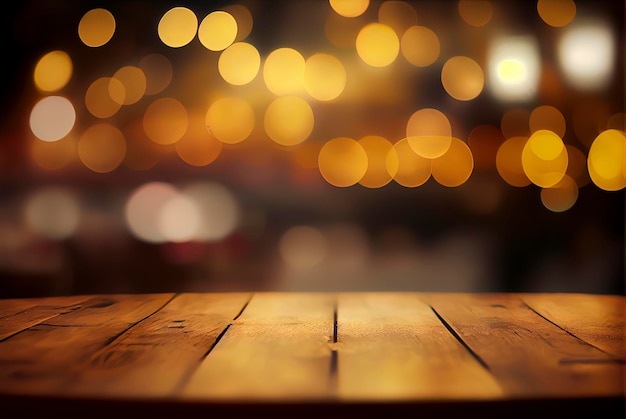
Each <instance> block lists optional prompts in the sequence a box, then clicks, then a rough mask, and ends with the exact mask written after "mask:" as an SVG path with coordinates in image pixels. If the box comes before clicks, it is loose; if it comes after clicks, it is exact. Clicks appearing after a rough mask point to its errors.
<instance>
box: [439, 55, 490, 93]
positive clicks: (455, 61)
mask: <svg viewBox="0 0 626 419" xmlns="http://www.w3.org/2000/svg"><path fill="white" fill-rule="evenodd" d="M441 83H442V84H443V88H444V89H445V90H446V92H447V93H448V94H449V95H450V96H452V97H453V98H455V99H457V100H463V101H466V100H472V99H475V98H476V97H477V96H478V95H479V94H480V93H481V92H482V91H483V87H484V86H485V76H484V74H483V70H482V68H480V65H478V63H477V62H476V61H474V60H472V59H471V58H469V57H462V56H456V57H452V58H450V59H449V60H448V61H446V63H445V64H444V65H443V68H442V69H441Z"/></svg>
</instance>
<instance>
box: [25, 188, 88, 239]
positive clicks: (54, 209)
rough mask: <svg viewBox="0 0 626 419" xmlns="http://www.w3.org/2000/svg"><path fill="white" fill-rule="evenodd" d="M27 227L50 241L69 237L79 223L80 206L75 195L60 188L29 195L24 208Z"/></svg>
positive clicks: (38, 191) (40, 190) (45, 189)
mask: <svg viewBox="0 0 626 419" xmlns="http://www.w3.org/2000/svg"><path fill="white" fill-rule="evenodd" d="M24 212H25V214H24V215H25V217H24V218H25V219H26V223H27V225H28V227H30V228H31V229H32V230H33V231H34V232H35V233H36V234H39V235H40V236H42V237H45V238H48V239H52V240H63V239H67V238H69V237H71V236H72V235H73V234H74V232H75V231H76V229H77V228H78V224H79V221H80V204H79V202H78V198H77V197H76V195H75V194H74V193H73V192H72V191H71V190H69V189H66V188H62V187H54V186H53V187H46V188H42V189H39V190H37V191H36V192H35V193H33V194H32V195H30V196H29V197H28V199H27V201H26V205H25V208H24Z"/></svg>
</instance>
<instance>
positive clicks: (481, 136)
mask: <svg viewBox="0 0 626 419" xmlns="http://www.w3.org/2000/svg"><path fill="white" fill-rule="evenodd" d="M503 142H504V136H503V135H502V131H500V130H499V129H498V128H497V127H494V126H493V125H479V126H477V127H476V128H474V129H473V130H472V131H471V132H470V134H469V137H468V139H467V143H468V145H469V147H470V150H472V155H473V156H474V167H475V168H476V170H485V171H491V170H496V155H497V154H498V148H500V145H501V144H502V143H503Z"/></svg>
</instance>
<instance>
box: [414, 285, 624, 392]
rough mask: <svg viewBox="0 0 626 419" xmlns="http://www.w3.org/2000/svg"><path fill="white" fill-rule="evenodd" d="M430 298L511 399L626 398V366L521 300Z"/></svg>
mask: <svg viewBox="0 0 626 419" xmlns="http://www.w3.org/2000/svg"><path fill="white" fill-rule="evenodd" d="M424 298H425V299H426V300H427V301H428V302H429V304H431V306H432V307H433V308H434V309H435V310H436V311H437V313H439V315H440V316H441V317H442V318H443V319H444V320H445V321H446V322H447V323H449V324H450V326H451V328H452V329H453V330H454V331H455V333H457V334H458V336H459V337H460V338H461V339H462V340H463V341H464V342H466V344H467V345H468V346H469V347H470V348H471V349H472V350H473V351H474V352H475V353H476V354H477V355H478V356H479V357H480V358H481V359H482V360H484V362H485V363H486V364H487V365H488V367H489V369H490V371H491V372H492V373H493V375H494V377H495V378H496V379H497V380H498V382H499V383H500V384H501V386H502V388H503V389H504V390H505V392H506V395H507V396H509V397H598V396H608V395H610V396H614V397H619V396H623V394H624V383H623V378H624V375H623V374H624V372H623V365H622V364H620V363H616V362H614V361H615V359H614V357H613V356H611V355H609V354H607V353H605V352H602V351H600V350H599V349H597V348H595V347H593V346H591V345H589V344H587V343H585V342H583V341H581V340H580V339H577V338H575V337H573V336H572V335H570V334H568V333H567V332H565V331H563V330H562V329H560V328H559V327H557V326H555V325H554V324H552V323H550V322H548V321H546V320H545V319H544V318H542V317H541V316H539V315H537V313H535V312H533V311H532V310H531V309H530V308H529V307H528V306H527V305H526V304H525V303H524V302H523V301H522V300H521V299H520V298H519V297H518V296H515V295H505V294H499V295H488V294H485V295H479V294H474V295H459V294H456V295H450V294H448V295H446V294H439V295H430V296H427V297H424Z"/></svg>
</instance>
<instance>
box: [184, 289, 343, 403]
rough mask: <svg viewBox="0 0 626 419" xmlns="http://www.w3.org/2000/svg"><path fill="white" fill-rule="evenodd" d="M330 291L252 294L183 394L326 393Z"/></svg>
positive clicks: (295, 396) (270, 396) (281, 396)
mask: <svg viewBox="0 0 626 419" xmlns="http://www.w3.org/2000/svg"><path fill="white" fill-rule="evenodd" d="M334 300H335V298H334V296H332V295H328V294H298V293H294V294H275V293H260V294H255V295H254V296H253V297H252V299H251V301H250V303H249V304H248V307H247V308H246V310H245V311H244V312H243V314H242V315H241V317H239V318H238V319H237V320H236V321H235V322H234V323H233V325H232V326H231V327H230V328H229V329H228V331H227V332H226V333H225V335H224V336H223V338H222V339H221V340H220V341H219V343H218V344H217V345H216V346H215V348H214V349H213V350H212V351H211V352H210V353H209V355H208V356H207V357H206V359H204V361H203V362H202V364H201V365H200V366H199V367H198V369H197V370H196V372H195V373H194V374H193V376H192V377H191V379H190V380H189V383H188V384H187V386H185V387H184V389H183V392H182V395H183V397H185V398H187V399H213V400H241V401H251V400H302V399H304V400H315V399H324V398H327V397H328V396H329V383H328V381H329V380H328V374H329V368H330V359H331V350H330V347H329V342H332V336H333V306H334Z"/></svg>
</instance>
